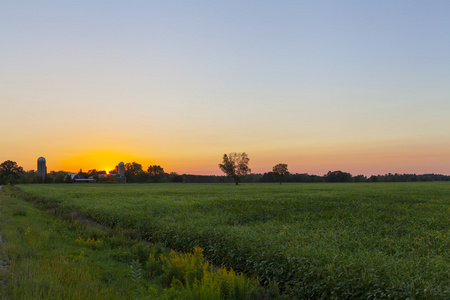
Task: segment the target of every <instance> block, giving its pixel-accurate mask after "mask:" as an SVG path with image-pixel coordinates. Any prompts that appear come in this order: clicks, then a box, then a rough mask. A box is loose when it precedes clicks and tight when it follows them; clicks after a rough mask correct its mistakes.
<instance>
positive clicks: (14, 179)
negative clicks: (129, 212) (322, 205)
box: [0, 153, 450, 184]
mask: <svg viewBox="0 0 450 300" xmlns="http://www.w3.org/2000/svg"><path fill="white" fill-rule="evenodd" d="M244 154H245V153H234V154H228V155H226V154H225V155H224V157H223V161H222V163H221V164H219V168H220V169H221V170H222V171H223V172H224V173H225V175H192V174H177V173H175V172H171V173H166V172H165V171H164V168H162V167H161V166H159V165H151V166H149V167H148V168H147V170H144V169H143V167H142V165H141V164H139V163H136V162H130V163H126V164H125V165H124V166H125V176H126V177H127V182H130V183H133V182H135V183H153V182H155V183H169V182H174V183H183V182H184V183H233V182H234V183H235V184H238V183H240V182H243V183H258V182H277V183H280V184H281V183H282V182H414V181H450V176H448V175H441V174H421V175H417V174H398V173H395V174H391V173H389V174H385V175H372V176H370V177H366V176H364V175H355V176H353V175H352V174H350V173H348V172H343V171H339V170H338V171H329V172H328V173H327V174H324V175H323V176H320V175H310V174H307V173H289V171H288V165H287V164H284V163H280V164H277V165H275V166H274V167H273V168H272V170H271V171H269V172H266V173H258V174H255V173H250V172H251V170H250V168H249V167H248V163H249V159H248V155H247V154H245V155H244ZM108 173H109V174H108ZM117 173H118V166H116V167H115V169H113V170H110V171H109V172H106V171H104V170H96V169H92V170H89V171H87V172H83V171H82V170H80V171H79V172H78V175H79V176H78V177H79V178H85V179H86V178H93V179H96V180H97V182H100V183H115V182H117ZM41 182H42V180H41V178H39V176H38V174H37V172H36V171H34V170H31V171H24V170H23V168H22V167H21V166H19V165H18V164H17V163H16V162H14V161H11V160H7V161H5V162H3V163H2V164H0V184H26V183H41ZM44 182H45V183H71V182H73V180H72V178H71V176H70V175H69V172H65V171H52V172H49V173H47V175H46V177H45V180H44Z"/></svg>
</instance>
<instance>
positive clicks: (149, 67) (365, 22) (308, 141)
mask: <svg viewBox="0 0 450 300" xmlns="http://www.w3.org/2000/svg"><path fill="white" fill-rule="evenodd" d="M25 2H26V3H27V4H26V5H25V4H23V3H22V2H21V3H20V4H19V3H15V2H11V1H10V2H8V3H2V4H0V26H1V28H3V29H4V30H3V31H2V47H1V48H0V65H1V66H2V67H1V69H0V111H1V118H0V136H1V139H0V162H2V161H5V160H8V159H9V160H14V161H16V162H17V163H18V164H19V165H21V166H23V167H24V169H25V170H32V169H36V161H37V158H38V157H40V156H43V157H45V158H46V160H47V168H48V170H49V171H52V170H54V171H58V170H65V171H71V172H78V171H79V170H80V169H82V170H83V171H88V170H90V169H97V170H105V171H110V170H112V169H114V167H115V166H116V165H117V164H118V163H119V162H124V163H127V162H138V163H140V164H142V166H143V169H145V170H146V169H147V168H148V166H149V165H153V164H157V165H161V166H162V167H163V168H164V170H165V171H166V172H177V173H180V174H183V173H189V174H205V175H206V174H216V175H219V174H222V173H221V171H220V170H219V168H218V164H219V163H220V162H221V158H222V155H223V154H224V153H230V152H246V153H247V154H248V155H249V158H250V168H251V169H252V171H253V172H255V173H264V172H268V171H270V170H271V168H272V167H273V166H274V165H275V164H277V163H286V164H288V167H289V171H290V172H293V173H297V172H298V173H309V174H317V175H323V174H325V173H326V172H327V171H330V170H343V171H346V172H350V173H352V174H353V175H356V174H364V175H371V174H386V173H389V172H391V173H417V174H423V173H439V174H450V139H449V137H450V117H449V116H450V101H449V99H450V89H449V86H448V83H449V82H450V56H449V55H448V53H450V35H449V34H448V28H450V19H449V18H448V15H450V4H449V3H448V2H446V1H437V2H433V3H432V4H429V3H424V2H420V1H395V2H392V1H374V2H360V1H350V2H346V4H345V5H343V4H341V3H338V2H334V1H325V2H323V3H322V2H320V3H319V2H311V1H299V2H289V3H279V2H264V1H263V2H246V3H239V4H238V3H227V2H223V3H215V2H211V3H205V2H195V1H194V2H193V3H191V2H189V3H187V2H182V1H175V2H176V5H173V3H172V2H171V3H164V2H161V3H157V4H155V3H152V2H139V1H138V3H135V4H133V5H131V4H128V3H125V2H122V3H116V2H114V3H110V2H96V1H94V2H95V3H92V4H89V5H88V4H87V3H85V2H70V3H61V2H59V1H46V2H44V3H41V2H40V3H36V2H33V1H25Z"/></svg>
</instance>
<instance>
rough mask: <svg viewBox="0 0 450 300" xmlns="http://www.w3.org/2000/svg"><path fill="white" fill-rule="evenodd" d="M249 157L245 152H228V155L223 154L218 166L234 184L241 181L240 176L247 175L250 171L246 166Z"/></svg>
mask: <svg viewBox="0 0 450 300" xmlns="http://www.w3.org/2000/svg"><path fill="white" fill-rule="evenodd" d="M249 160H250V159H249V158H248V155H247V153H245V152H242V153H230V154H228V155H226V154H224V155H223V161H222V163H221V164H219V168H220V169H221V170H222V172H224V173H225V174H226V175H227V176H228V177H231V178H233V180H234V183H236V185H238V184H239V182H240V181H241V178H242V176H245V175H247V174H248V173H250V172H251V170H250V168H249V167H248V162H249Z"/></svg>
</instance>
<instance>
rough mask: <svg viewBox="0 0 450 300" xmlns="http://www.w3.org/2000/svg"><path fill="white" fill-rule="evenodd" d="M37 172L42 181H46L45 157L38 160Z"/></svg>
mask: <svg viewBox="0 0 450 300" xmlns="http://www.w3.org/2000/svg"><path fill="white" fill-rule="evenodd" d="M37 174H38V176H39V180H40V182H44V181H45V176H46V175H47V166H46V165H45V158H43V157H39V158H38V160H37Z"/></svg>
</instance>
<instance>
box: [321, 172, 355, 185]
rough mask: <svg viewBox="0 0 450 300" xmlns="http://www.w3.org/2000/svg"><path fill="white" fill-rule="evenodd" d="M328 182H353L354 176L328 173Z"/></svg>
mask: <svg viewBox="0 0 450 300" xmlns="http://www.w3.org/2000/svg"><path fill="white" fill-rule="evenodd" d="M325 181H326V182H350V181H352V174H350V173H346V172H342V171H333V172H331V171H328V173H327V175H325Z"/></svg>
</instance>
